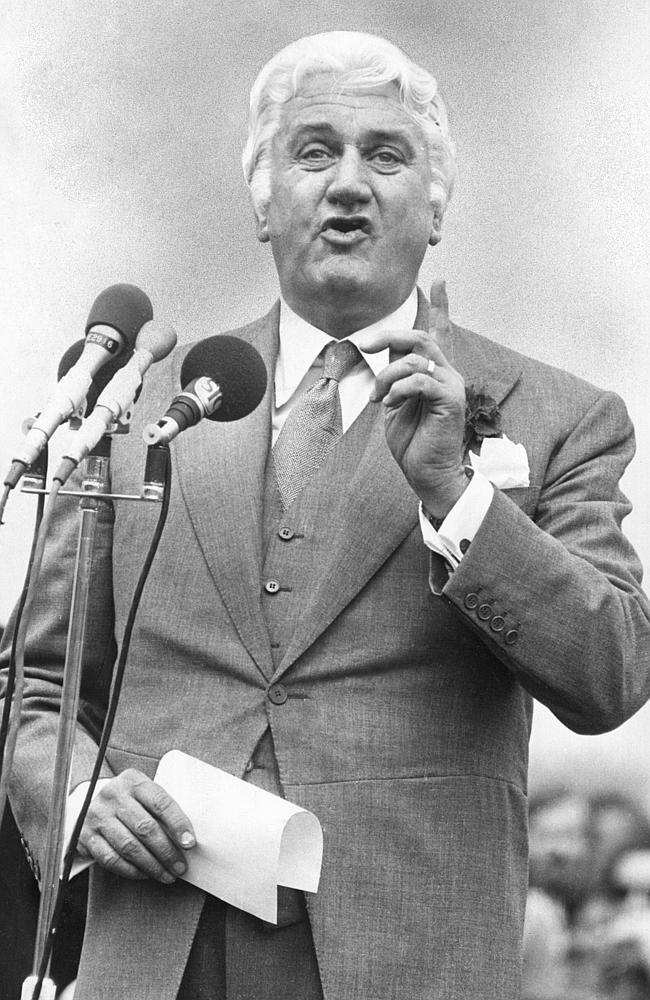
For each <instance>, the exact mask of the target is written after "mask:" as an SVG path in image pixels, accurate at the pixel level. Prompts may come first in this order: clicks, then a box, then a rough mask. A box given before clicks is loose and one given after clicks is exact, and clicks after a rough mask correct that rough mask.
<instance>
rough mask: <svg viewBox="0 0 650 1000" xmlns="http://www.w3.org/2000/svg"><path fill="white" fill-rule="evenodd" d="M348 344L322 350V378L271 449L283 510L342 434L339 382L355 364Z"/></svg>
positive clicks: (295, 409)
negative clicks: (323, 353) (323, 354)
mask: <svg viewBox="0 0 650 1000" xmlns="http://www.w3.org/2000/svg"><path fill="white" fill-rule="evenodd" d="M359 358H360V355H359V351H358V349H357V348H356V347H355V346H354V344H353V343H351V342H350V341H349V340H340V341H338V340H335V341H332V342H331V343H329V344H328V345H327V347H326V348H325V356H324V360H323V375H322V378H320V379H319V380H318V381H317V382H315V383H314V384H313V385H312V386H310V387H309V389H307V390H306V392H304V393H303V395H302V396H301V398H300V399H299V400H298V402H297V403H296V404H295V405H294V407H293V408H292V410H291V412H290V413H289V416H288V417H287V419H286V421H285V423H284V426H283V428H282V430H281V431H280V434H279V436H278V439H277V441H276V442H275V445H274V446H273V464H274V466H275V477H276V479H277V483H278V488H279V490H280V498H281V500H282V506H283V507H284V509H285V510H286V509H287V508H288V507H289V505H290V504H291V503H292V502H293V501H294V500H295V498H296V497H297V496H298V494H299V493H300V491H301V490H302V489H303V487H304V486H305V485H306V484H307V481H308V480H309V478H310V476H313V474H314V473H315V472H316V470H317V469H318V467H319V466H320V465H322V463H323V461H324V459H325V456H326V455H327V452H328V451H329V450H330V448H332V447H333V445H334V444H336V442H337V441H338V439H339V438H340V437H341V435H342V433H343V427H342V424H341V399H340V396H339V382H340V380H341V379H342V378H343V376H344V375H346V374H347V373H348V372H349V371H351V370H352V368H354V366H355V365H356V364H357V362H358V361H359Z"/></svg>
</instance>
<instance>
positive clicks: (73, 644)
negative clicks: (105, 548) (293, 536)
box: [21, 435, 161, 1000]
mask: <svg viewBox="0 0 650 1000" xmlns="http://www.w3.org/2000/svg"><path fill="white" fill-rule="evenodd" d="M109 463H110V437H109V436H108V435H105V436H104V437H103V438H102V440H101V441H100V443H99V445H98V446H97V448H96V449H95V451H94V453H91V454H90V455H89V456H88V457H87V458H86V459H85V470H84V472H85V474H84V478H83V481H82V489H81V491H75V490H61V491H60V494H59V495H68V496H70V495H72V496H79V497H80V498H81V500H80V504H79V509H80V513H81V519H80V524H79V534H78V539H77V551H76V556H75V566H74V578H73V585H72V600H71V606H70V621H69V626H68V638H67V645H66V654H65V664H64V672H63V685H62V691H61V710H60V718H59V726H58V732H57V746H56V755H55V763H54V776H53V784H52V794H51V799H50V813H49V819H48V827H47V840H46V850H45V858H44V864H43V878H42V883H41V899H40V906H39V915H38V926H37V932H36V944H35V948H34V962H33V974H32V975H31V976H28V978H27V979H26V980H25V981H24V983H23V988H22V994H21V1000H54V997H55V991H56V987H55V984H54V983H53V981H52V980H51V979H49V978H47V977H46V978H40V977H39V974H38V970H39V967H40V964H41V958H42V956H43V955H44V953H45V948H46V947H47V941H48V937H49V932H50V925H51V922H52V917H53V915H54V908H55V904H56V897H57V892H58V888H59V883H60V879H61V870H62V865H63V856H64V849H65V813H66V805H67V800H68V786H69V781H70V771H71V767H72V754H73V748H74V738H75V730H76V726H77V712H78V708H79V696H80V690H81V675H82V671H83V652H84V639H85V633H86V621H87V612H88V598H89V593H90V585H91V578H92V557H93V550H94V542H95V533H96V528H97V519H98V516H99V513H100V511H101V510H102V509H105V508H106V507H107V506H110V503H111V501H112V500H136V501H144V502H151V501H154V502H156V501H158V502H159V501H160V499H161V496H160V494H159V491H157V490H145V491H143V495H142V496H135V495H129V494H126V495H125V494H112V493H109V482H110V479H109ZM23 492H26V493H42V492H47V491H46V490H42V489H34V488H31V487H29V486H28V487H24V489H23ZM48 969H49V962H48ZM39 978H40V983H39ZM39 986H40V989H39ZM37 990H38V992H36V991H37Z"/></svg>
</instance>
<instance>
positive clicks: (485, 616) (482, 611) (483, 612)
mask: <svg viewBox="0 0 650 1000" xmlns="http://www.w3.org/2000/svg"><path fill="white" fill-rule="evenodd" d="M476 614H477V615H478V616H479V618H480V619H481V621H482V622H486V621H489V619H490V618H491V617H492V608H491V606H490V605H489V604H481V606H480V608H479V609H478V611H477V612H476Z"/></svg>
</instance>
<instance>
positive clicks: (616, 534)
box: [442, 393, 650, 733]
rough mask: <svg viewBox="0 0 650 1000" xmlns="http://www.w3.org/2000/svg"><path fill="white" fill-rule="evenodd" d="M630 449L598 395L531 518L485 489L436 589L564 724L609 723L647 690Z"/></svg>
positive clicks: (613, 401)
mask: <svg viewBox="0 0 650 1000" xmlns="http://www.w3.org/2000/svg"><path fill="white" fill-rule="evenodd" d="M633 454H634V433H633V429H632V425H631V423H630V420H629V417H628V415H627V412H626V409H625V406H624V405H623V403H622V401H621V400H620V399H619V397H618V396H616V395H615V394H613V393H603V394H601V395H599V397H598V398H597V399H596V400H595V402H594V401H593V400H592V401H591V402H590V405H589V407H588V408H587V410H586V411H585V412H584V413H583V414H582V416H581V418H580V419H579V420H578V422H577V423H576V424H575V426H574V427H573V428H572V430H571V431H570V433H569V434H568V435H567V436H566V437H565V438H564V440H563V441H561V442H559V443H558V444H557V445H556V447H555V450H554V451H553V452H552V454H551V457H550V459H549V461H548V464H547V466H546V472H545V475H544V477H543V483H542V487H541V491H540V496H539V502H538V506H537V511H536V514H535V519H534V521H533V520H531V519H529V518H528V517H527V516H526V515H525V514H524V513H523V512H522V511H521V510H520V509H519V508H518V507H517V506H516V505H515V504H514V503H513V502H512V501H511V500H510V499H509V498H508V496H507V495H506V493H503V492H501V491H499V490H495V496H494V498H493V501H492V504H491V506H490V508H489V510H488V513H487V515H486V517H485V519H484V521H483V523H482V525H481V527H480V528H479V530H478V532H477V534H476V536H475V538H474V539H473V541H472V543H471V545H470V547H469V549H468V551H467V554H466V555H465V557H464V559H463V561H462V562H461V564H460V566H459V567H458V569H456V571H455V572H454V573H453V574H452V575H451V577H450V578H449V581H448V582H447V584H446V586H445V587H444V589H443V591H442V595H443V598H444V599H446V600H448V601H449V602H451V604H452V605H453V606H454V607H455V608H456V609H457V610H458V611H459V613H460V614H461V615H462V616H463V617H464V619H465V620H466V621H467V622H468V623H469V624H470V625H471V627H472V628H473V629H476V630H478V631H479V632H480V634H481V637H482V638H483V640H484V641H485V642H486V643H487V644H488V645H489V646H490V648H491V649H492V650H493V652H494V653H495V654H496V656H498V657H499V659H500V660H501V661H502V662H503V663H504V664H505V665H506V666H507V667H508V668H509V669H510V670H512V671H513V672H514V673H515V675H516V676H517V678H518V679H519V681H520V682H521V684H522V685H523V686H524V688H526V690H527V691H529V692H530V694H531V695H533V696H534V697H535V698H537V699H538V700H539V701H541V702H543V703H544V704H545V705H547V706H548V707H549V708H550V709H551V711H552V712H554V713H555V715H557V717H558V718H559V719H561V721H562V722H564V723H565V724H566V725H567V726H569V727H570V728H571V729H573V730H575V731H576V732H579V733H599V732H606V731H608V730H610V729H614V728H615V727H616V726H618V725H620V724H621V723H622V722H624V721H625V720H626V719H627V718H629V717H630V716H631V715H632V714H634V712H636V711H637V710H638V709H639V708H640V707H641V706H642V705H643V704H644V702H645V701H646V699H647V698H648V696H649V695H650V622H649V618H650V608H649V605H648V600H647V598H646V596H645V594H644V593H643V591H642V589H641V576H642V571H641V565H640V563H639V560H638V557H637V556H636V554H635V552H634V550H633V549H632V547H631V545H630V544H629V542H628V541H627V539H626V538H625V536H624V535H623V533H622V531H621V522H622V521H623V518H624V517H625V516H626V515H627V514H628V513H629V511H630V509H631V505H630V504H629V502H628V501H627V499H626V498H625V497H624V496H623V494H622V493H621V491H620V489H619V485H618V484H619V480H620V477H621V475H622V474H623V471H624V470H625V467H626V466H627V464H628V462H629V461H630V459H631V458H632V455H633Z"/></svg>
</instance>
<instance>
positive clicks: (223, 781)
mask: <svg viewBox="0 0 650 1000" xmlns="http://www.w3.org/2000/svg"><path fill="white" fill-rule="evenodd" d="M155 781H156V782H157V784H159V785H162V787H163V788H164V789H165V790H166V791H167V792H168V793H169V794H170V795H171V796H172V798H173V799H175V801H176V802H177V803H178V805H179V806H180V808H181V809H182V810H183V811H184V812H185V813H186V814H187V816H188V817H189V819H190V820H191V821H192V825H193V828H194V832H195V834H196V841H197V843H196V847H195V848H193V849H192V850H191V851H189V852H188V853H187V854H186V855H185V860H186V861H187V866H188V867H187V871H186V873H185V874H184V875H183V878H184V879H185V880H186V881H188V882H191V883H192V885H196V886H198V887H199V888H200V889H204V890H205V891H206V892H210V893H212V895H214V896H218V897H219V898H220V899H223V900H225V902H227V903H230V904H231V905H232V906H237V907H239V908H240V909H242V910H246V911H247V912H248V913H252V914H253V915H254V916H256V917H259V918H260V919H262V920H267V921H269V922H270V923H275V922H276V921H277V887H278V885H285V886H289V887H290V888H292V889H303V890H305V891H307V892H316V891H317V889H318V881H319V878H320V869H321V862H322V856H323V833H322V830H321V826H320V823H319V822H318V819H317V818H316V817H315V816H314V815H313V814H312V813H310V812H307V811H306V810H304V809H302V808H300V806H296V805H293V804H292V803H291V802H287V801H286V799H282V798H280V797H279V796H277V795H272V794H270V793H269V792H265V791H263V790H262V789H260V788H256V787H255V786H253V785H250V784H248V783H247V782H245V781H241V780H240V779H239V778H235V777H233V775H231V774H227V773H226V772H225V771H221V770H220V769H219V768H217V767H212V766H211V765H210V764H206V763H204V762H203V761H200V760H197V759H196V758H195V757H190V756H189V755H188V754H185V753H182V752H181V751H180V750H170V751H169V752H168V753H166V754H165V756H164V757H163V758H162V760H161V761H160V764H159V765H158V770H157V772H156V777H155Z"/></svg>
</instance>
